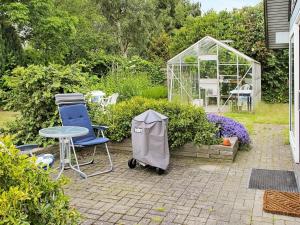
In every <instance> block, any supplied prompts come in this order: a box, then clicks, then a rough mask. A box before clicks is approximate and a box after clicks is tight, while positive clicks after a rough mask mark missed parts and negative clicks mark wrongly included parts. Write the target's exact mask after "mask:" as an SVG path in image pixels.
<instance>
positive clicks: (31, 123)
mask: <svg viewBox="0 0 300 225" xmlns="http://www.w3.org/2000/svg"><path fill="white" fill-rule="evenodd" d="M5 82H6V85H7V87H8V88H9V89H10V90H9V91H8V92H7V93H6V94H5V97H6V101H7V107H8V108H10V109H13V110H14V111H19V112H20V114H21V115H20V117H19V118H18V119H17V120H16V121H15V122H13V123H11V124H10V125H9V126H8V130H7V131H5V132H6V133H9V134H12V135H14V141H15V142H16V143H17V144H20V143H29V142H32V141H34V142H37V143H38V144H41V143H42V142H43V141H44V140H45V139H43V138H42V137H40V136H39V135H38V131H39V130H40V129H41V128H45V127H49V126H55V125H57V124H59V116H58V110H57V106H56V105H55V99H54V95H55V94H58V93H71V92H83V93H84V92H85V91H86V89H87V87H89V86H91V84H90V83H91V82H90V78H89V77H88V75H87V74H85V73H82V72H81V66H79V65H70V66H61V65H53V64H52V65H49V66H36V65H30V66H29V67H27V68H25V67H17V68H16V69H14V70H13V72H12V74H11V76H7V77H5Z"/></svg>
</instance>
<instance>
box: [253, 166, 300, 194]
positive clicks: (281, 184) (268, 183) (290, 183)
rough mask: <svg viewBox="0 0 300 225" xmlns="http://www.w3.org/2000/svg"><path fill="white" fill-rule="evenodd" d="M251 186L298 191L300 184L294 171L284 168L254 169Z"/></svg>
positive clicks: (262, 188) (261, 188)
mask: <svg viewBox="0 0 300 225" xmlns="http://www.w3.org/2000/svg"><path fill="white" fill-rule="evenodd" d="M249 188H251V189H260V190H267V189H271V190H277V191H285V192H298V186H297V182H296V178H295V174H294V172H293V171H284V170H264V169H252V172H251V177H250V181H249Z"/></svg>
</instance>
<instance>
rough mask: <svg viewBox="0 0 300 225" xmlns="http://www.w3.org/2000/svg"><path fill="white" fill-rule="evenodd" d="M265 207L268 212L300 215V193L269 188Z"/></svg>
mask: <svg viewBox="0 0 300 225" xmlns="http://www.w3.org/2000/svg"><path fill="white" fill-rule="evenodd" d="M263 209H264V211H265V212H268V213H274V214H280V215H286V216H295V217H300V194H297V193H289V192H279V191H273V190H267V191H265V194H264V205H263Z"/></svg>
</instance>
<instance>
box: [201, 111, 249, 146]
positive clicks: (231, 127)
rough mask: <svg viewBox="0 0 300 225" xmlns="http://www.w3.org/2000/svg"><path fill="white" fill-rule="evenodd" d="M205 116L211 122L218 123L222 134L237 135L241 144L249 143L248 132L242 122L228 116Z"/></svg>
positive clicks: (226, 135) (225, 135) (227, 135)
mask: <svg viewBox="0 0 300 225" xmlns="http://www.w3.org/2000/svg"><path fill="white" fill-rule="evenodd" d="M207 118H208V120H209V121H210V122H212V123H220V126H221V131H222V136H224V137H238V139H239V141H240V143H241V144H250V137H249V134H248V132H247V130H246V128H245V127H244V126H243V125H242V124H240V123H238V122H236V121H234V120H232V119H230V118H227V117H224V116H218V115H215V114H208V115H207Z"/></svg>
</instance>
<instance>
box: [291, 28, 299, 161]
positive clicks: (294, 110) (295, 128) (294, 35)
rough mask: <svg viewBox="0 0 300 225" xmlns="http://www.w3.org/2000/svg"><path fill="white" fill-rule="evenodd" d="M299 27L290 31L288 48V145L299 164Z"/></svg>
mask: <svg viewBox="0 0 300 225" xmlns="http://www.w3.org/2000/svg"><path fill="white" fill-rule="evenodd" d="M299 36H300V35H299V26H294V30H292V31H291V35H290V47H289V54H290V56H289V61H290V62H289V114H290V115H289V118H290V120H289V121H290V122H289V124H290V125H289V130H290V144H291V148H292V152H293V157H294V161H295V162H296V163H299V160H300V159H299V156H300V151H299V146H300V143H299V136H300V135H299V127H300V122H299V116H300V106H299V101H300V99H299V95H300V91H299V87H300V83H299V82H300V81H299V71H300V65H299V64H300V59H299V49H300V37H299Z"/></svg>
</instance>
